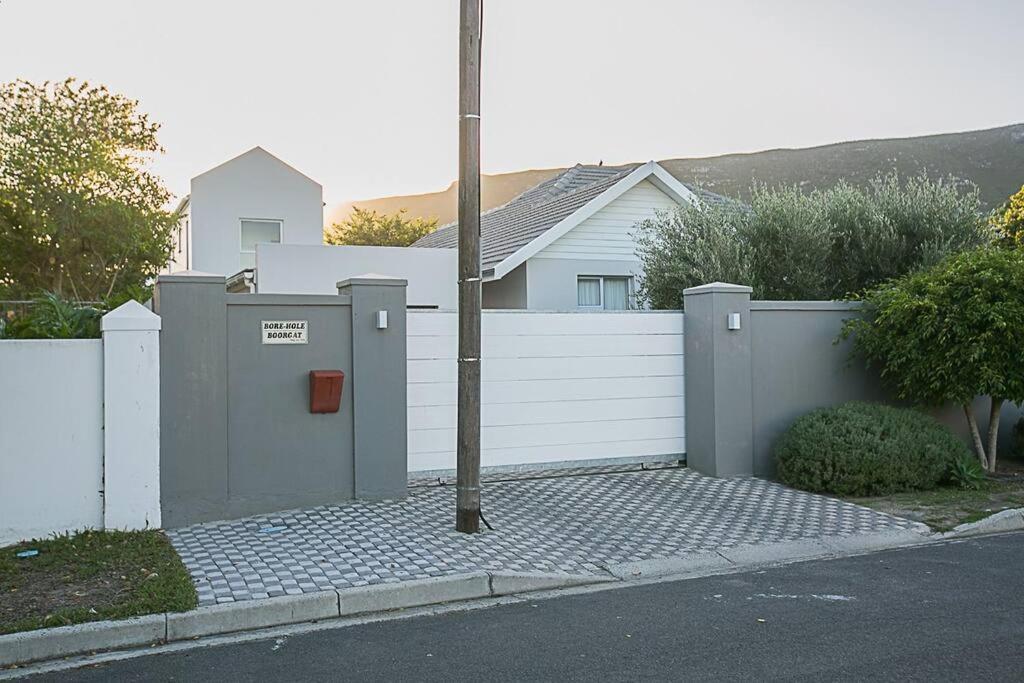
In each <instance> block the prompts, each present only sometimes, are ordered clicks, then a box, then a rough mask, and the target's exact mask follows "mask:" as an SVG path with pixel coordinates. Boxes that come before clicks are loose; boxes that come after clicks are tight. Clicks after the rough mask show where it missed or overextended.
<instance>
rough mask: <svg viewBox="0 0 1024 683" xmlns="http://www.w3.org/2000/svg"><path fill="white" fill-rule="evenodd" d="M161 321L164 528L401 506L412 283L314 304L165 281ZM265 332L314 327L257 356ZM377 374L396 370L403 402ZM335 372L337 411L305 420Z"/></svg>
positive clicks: (159, 294)
mask: <svg viewBox="0 0 1024 683" xmlns="http://www.w3.org/2000/svg"><path fill="white" fill-rule="evenodd" d="M355 302H358V306H357V305H354V303H355ZM154 308H155V310H156V311H157V312H158V313H160V314H161V316H162V318H163V329H162V331H161V340H160V341H161V343H160V348H161V366H160V372H161V375H160V382H161V387H160V390H161V391H160V394H161V405H162V414H161V430H160V431H161V452H160V460H161V463H160V465H161V467H160V469H161V486H162V491H163V496H162V498H163V500H162V512H163V521H164V524H165V526H168V527H174V526H181V525H184V524H190V523H194V522H200V521H210V520H217V519H230V518H233V517H239V516H245V515H250V514H255V513H261V512H273V511H276V510H282V509H286V508H294V507H303V506H310V505H318V504H323V503H331V502H335V501H340V500H345V499H349V498H352V497H381V496H400V495H403V494H404V492H405V482H406V469H407V466H406V453H405V449H404V441H403V445H396V443H395V437H394V433H395V432H400V433H401V434H402V435H403V437H402V438H403V440H404V434H405V429H406V401H405V381H404V380H405V375H404V368H405V281H404V280H391V279H385V280H378V281H366V282H364V283H363V284H361V285H360V286H359V287H357V288H348V290H346V293H345V294H344V295H338V296H331V295H323V296H320V295H273V294H270V295H262V294H227V293H226V292H225V285H224V278H223V277H212V276H202V275H200V276H196V275H188V274H182V275H171V276H161V277H160V279H159V280H158V282H157V290H156V296H155V297H154ZM376 310H387V311H388V317H389V326H388V329H385V330H378V329H376V327H375V326H373V325H369V324H367V318H368V317H369V318H375V313H376ZM357 312H358V317H357V315H356V314H357ZM262 320H306V321H308V344H290V345H285V344H281V345H273V344H266V345H265V344H263V343H262V333H261V321H262ZM382 366H386V367H388V368H389V369H390V370H392V371H393V369H394V368H400V369H401V370H400V372H399V373H398V374H400V378H401V388H400V390H399V389H398V388H397V386H396V382H395V381H383V382H374V381H370V379H372V378H370V379H368V378H367V376H366V371H367V369H368V368H369V369H370V370H371V371H373V369H376V371H377V372H379V371H380V368H381V367H382ZM331 369H339V370H342V371H343V372H344V373H345V383H344V387H343V393H342V400H341V409H340V411H339V412H338V413H328V414H316V415H314V414H311V413H310V412H309V371H310V370H331ZM385 405H386V406H387V407H388V408H389V409H388V410H381V407H382V406H385ZM356 416H359V417H360V420H361V421H360V424H359V428H358V429H357V428H356ZM361 462H362V463H366V462H369V463H371V465H370V466H360V465H359V463H361ZM399 473H400V475H399Z"/></svg>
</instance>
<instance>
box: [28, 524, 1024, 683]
mask: <svg viewBox="0 0 1024 683" xmlns="http://www.w3.org/2000/svg"><path fill="white" fill-rule="evenodd" d="M1022 588H1024V533H1017V534H1011V535H1004V536H993V537H986V538H982V539H978V540H969V541H960V542H955V543H948V544H943V545H935V546H927V547H919V548H913V549H908V550H900V551H888V552H883V553H876V554H873V555H865V556H861V557H855V558H847V559H841V560H831V561H816V562H807V563H802V564H796V565H790V566H786V567H780V568H776V569H770V570H765V571H755V572H749V573H745V574H733V575H729V576H718V577H707V578H702V579H691V580H687V581H676V582H671V583H660V584H650V585H645V586H635V587H630V588H623V589H618V590H608V591H602V592H597V593H590V594H582V595H571V596H566V597H561V598H555V599H549V600H539V601H536V602H528V603H523V604H514V605H503V606H498V607H493V608H489V609H482V610H475V611H469V612H461V613H448V614H440V615H432V616H425V617H418V618H414V619H405V620H395V621H389V622H383V623H375V624H365V625H359V626H351V627H346V628H339V629H333V630H327V631H320V632H315V633H307V634H304V635H295V636H291V637H288V638H284V639H268V640H265V641H257V642H249V643H240V644H234V645H224V646H220V647H216V648H205V649H194V650H189V651H185V652H177V653H169V654H160V655H153V656H147V657H140V658H136V659H130V660H126V661H120V662H113V663H109V664H103V665H99V666H97V667H90V668H84V669H77V670H74V671H64V672H60V673H55V674H52V675H47V676H42V677H37V678H33V679H32V680H33V681H43V680H49V679H52V680H61V681H108V680H118V681H136V680H156V681H164V680H166V681H172V680H173V681H204V680H217V681H248V680H263V681H268V680H270V681H286V680H335V681H337V680H346V681H348V680H351V681H389V682H393V681H405V680H413V681H446V682H451V681H462V680H466V681H523V680H558V681H564V680H602V681H619V680H639V679H653V680H701V681H704V680H733V679H744V680H750V679H757V680H764V679H786V680H794V679H796V680H814V681H820V680H835V679H848V680H849V679H857V680H862V679H866V678H870V679H901V680H928V681H935V680H969V681H981V680H992V681H1010V680H1021V679H1022V678H1024V590H1022Z"/></svg>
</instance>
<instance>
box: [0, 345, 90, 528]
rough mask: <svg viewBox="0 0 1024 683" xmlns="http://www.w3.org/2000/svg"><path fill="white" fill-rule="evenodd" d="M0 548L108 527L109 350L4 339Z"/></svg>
mask: <svg viewBox="0 0 1024 683" xmlns="http://www.w3.org/2000/svg"><path fill="white" fill-rule="evenodd" d="M0 385H2V389H0V545H7V544H10V543H15V542H17V541H20V540H23V539H28V538H37V537H45V536H48V535H50V534H51V533H60V532H65V531H72V530H75V529H82V528H84V527H96V528H99V527H102V526H103V502H102V501H103V499H102V496H101V494H100V491H101V490H102V488H103V345H102V343H101V342H100V340H98V339H75V340H25V341H13V340H10V341H0Z"/></svg>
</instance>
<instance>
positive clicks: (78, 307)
mask: <svg viewBox="0 0 1024 683" xmlns="http://www.w3.org/2000/svg"><path fill="white" fill-rule="evenodd" d="M103 312H104V310H103V308H102V307H99V306H93V305H89V304H82V303H77V302H75V301H71V300H69V299H64V298H62V297H61V296H60V295H58V294H55V293H53V292H45V293H43V294H41V295H40V296H39V297H37V298H36V299H35V300H34V301H33V302H32V305H31V306H29V308H28V309H27V310H26V311H24V312H23V313H21V314H19V315H16V316H11V317H10V318H7V319H4V320H3V321H0V339H98V338H99V336H100V319H101V318H102V317H103Z"/></svg>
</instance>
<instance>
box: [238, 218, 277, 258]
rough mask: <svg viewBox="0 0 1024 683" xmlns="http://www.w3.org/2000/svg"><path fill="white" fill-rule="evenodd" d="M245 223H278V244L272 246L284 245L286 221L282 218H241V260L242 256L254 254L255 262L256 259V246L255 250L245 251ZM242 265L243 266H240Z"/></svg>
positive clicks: (239, 225)
mask: <svg viewBox="0 0 1024 683" xmlns="http://www.w3.org/2000/svg"><path fill="white" fill-rule="evenodd" d="M243 223H276V224H277V242H273V243H272V244H284V219H281V218H239V219H238V256H239V258H241V256H242V254H252V255H253V260H254V261H255V258H256V245H255V244H254V245H253V248H252V249H251V250H250V249H244V248H243V241H242V224H243ZM239 265H241V264H239Z"/></svg>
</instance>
